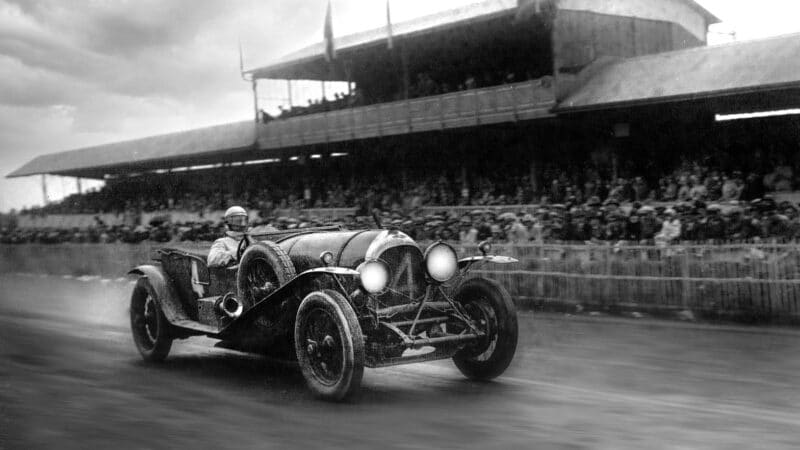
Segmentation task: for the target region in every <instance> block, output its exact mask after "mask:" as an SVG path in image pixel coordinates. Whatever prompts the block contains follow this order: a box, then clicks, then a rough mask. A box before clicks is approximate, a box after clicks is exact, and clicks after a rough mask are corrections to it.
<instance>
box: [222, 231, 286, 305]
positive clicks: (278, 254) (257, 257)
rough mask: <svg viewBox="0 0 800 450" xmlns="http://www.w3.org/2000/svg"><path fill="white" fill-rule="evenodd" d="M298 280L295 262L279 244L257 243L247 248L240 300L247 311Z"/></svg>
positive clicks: (238, 278)
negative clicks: (277, 290)
mask: <svg viewBox="0 0 800 450" xmlns="http://www.w3.org/2000/svg"><path fill="white" fill-rule="evenodd" d="M295 276H296V272H295V268H294V264H292V260H291V259H289V255H287V254H286V252H285V251H283V249H282V248H280V247H279V246H278V244H276V243H274V242H270V241H264V242H258V243H255V244H253V245H251V246H250V247H248V248H247V250H246V251H245V252H244V255H242V259H241V261H239V271H238V272H237V274H236V288H237V291H238V292H237V297H238V299H239V301H241V302H242V304H243V305H244V309H245V310H247V309H249V308H251V307H253V305H255V303H256V302H257V301H258V300H261V299H262V298H263V297H265V296H266V295H268V294H269V293H270V292H271V291H273V290H275V289H277V288H279V287H281V286H283V285H284V284H286V283H288V282H289V281H290V280H291V279H292V278H294V277H295Z"/></svg>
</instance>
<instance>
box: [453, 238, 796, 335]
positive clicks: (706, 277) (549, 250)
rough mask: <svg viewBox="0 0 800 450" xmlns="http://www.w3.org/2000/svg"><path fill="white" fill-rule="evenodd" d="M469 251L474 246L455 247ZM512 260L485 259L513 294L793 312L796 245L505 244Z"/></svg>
mask: <svg viewBox="0 0 800 450" xmlns="http://www.w3.org/2000/svg"><path fill="white" fill-rule="evenodd" d="M457 250H458V251H459V253H460V254H465V255H466V254H476V253H478V250H477V248H475V247H474V246H458V247H457ZM494 253H497V254H503V255H508V256H514V257H516V258H517V259H519V260H520V262H519V264H515V265H510V266H486V267H484V268H483V269H482V270H480V271H479V273H480V274H482V275H484V276H487V277H490V278H493V279H496V280H498V281H500V282H501V283H502V284H503V285H505V286H506V288H507V289H508V290H509V292H510V293H511V294H512V295H513V296H514V297H515V298H517V299H521V300H524V301H528V302H533V303H537V304H547V303H555V304H559V305H561V306H564V305H574V306H575V307H576V308H592V309H619V308H626V309H631V308H632V309H639V310H642V311H647V310H651V311H652V310H661V311H668V310H675V311H682V310H688V311H694V312H700V313H703V314H706V315H715V316H731V317H734V316H735V317H740V318H749V319H752V320H772V321H796V320H798V319H800V245H797V244H729V245H676V246H669V247H664V248H661V247H652V246H630V247H617V246H611V245H604V246H600V245H597V246H596V245H505V246H495V249H494Z"/></svg>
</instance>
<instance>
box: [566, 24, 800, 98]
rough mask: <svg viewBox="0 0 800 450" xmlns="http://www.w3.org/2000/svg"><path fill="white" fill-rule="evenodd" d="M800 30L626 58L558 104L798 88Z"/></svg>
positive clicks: (592, 77) (708, 95)
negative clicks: (759, 38) (742, 40)
mask: <svg viewBox="0 0 800 450" xmlns="http://www.w3.org/2000/svg"><path fill="white" fill-rule="evenodd" d="M798 55H800V34H792V35H785V36H778V37H774V38H769V39H762V40H754V41H745V42H736V43H731V44H725V45H719V46H711V47H697V48H692V49H688V50H679V51H674V52H667V53H659V54H655V55H648V56H641V57H637V58H631V59H625V60H621V61H618V62H615V63H612V64H609V65H607V66H606V67H604V68H600V69H599V70H598V71H597V73H596V74H594V75H593V76H591V78H589V80H588V81H587V82H586V84H584V85H583V86H582V87H580V88H578V89H577V90H576V91H575V92H574V93H573V94H571V95H569V96H568V97H567V98H566V99H565V100H564V101H562V102H561V103H560V104H559V105H558V106H557V107H556V109H555V110H556V111H557V112H578V111H590V110H598V109H609V108H614V107H625V106H636V105H644V104H653V103H663V102H673V101H685V100H697V99H707V98H714V97H721V96H727V95H731V94H755V93H762V92H769V91H775V90H780V89H794V88H800V58H798Z"/></svg>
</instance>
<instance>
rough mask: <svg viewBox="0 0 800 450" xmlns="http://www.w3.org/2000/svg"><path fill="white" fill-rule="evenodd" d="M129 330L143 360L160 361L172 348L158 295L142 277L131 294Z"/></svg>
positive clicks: (168, 329)
mask: <svg viewBox="0 0 800 450" xmlns="http://www.w3.org/2000/svg"><path fill="white" fill-rule="evenodd" d="M130 314H131V331H132V332H133V342H134V343H135V344H136V348H137V349H139V353H140V354H141V355H142V358H144V360H145V361H148V362H161V361H163V360H164V359H165V358H166V357H167V355H168V354H169V350H170V348H172V336H171V334H170V325H169V322H167V319H166V317H164V313H163V312H162V311H161V306H159V302H158V295H157V294H156V291H155V289H153V286H152V285H151V284H150V282H149V281H148V280H147V278H145V277H142V278H139V280H138V281H137V282H136V286H135V287H134V288H133V294H132V295H131V310H130Z"/></svg>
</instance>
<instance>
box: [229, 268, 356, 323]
mask: <svg viewBox="0 0 800 450" xmlns="http://www.w3.org/2000/svg"><path fill="white" fill-rule="evenodd" d="M358 276H359V273H358V272H357V271H355V270H353V269H347V268H344V267H317V268H314V269H309V270H307V271H305V272H303V273H301V274H299V275H297V276H296V277H294V278H292V279H291V281H289V282H288V283H286V284H284V285H283V286H281V287H279V288H278V289H276V290H275V291H274V292H272V293H271V294H269V295H268V296H267V297H266V298H264V299H263V300H261V301H259V302H258V303H256V304H255V305H253V307H252V308H250V309H249V310H247V311H245V312H244V314H242V316H241V317H239V318H238V319H237V320H236V321H234V322H232V323H231V324H230V325H228V327H226V328H225V329H224V330H223V332H225V333H230V332H233V331H234V330H236V329H237V328H239V327H247V326H248V325H249V324H250V323H252V322H254V321H255V320H257V319H258V318H259V317H260V316H261V315H262V314H264V313H265V312H266V311H269V310H270V308H275V307H278V310H280V315H281V316H283V317H284V318H286V317H288V318H289V319H290V320H292V321H293V320H294V316H295V314H296V313H297V308H298V307H299V306H300V302H299V300H302V298H303V297H305V295H306V294H308V293H309V292H311V291H314V290H317V289H318V288H321V287H320V286H323V285H324V284H325V282H326V281H329V282H331V283H333V285H334V286H336V287H335V289H336V290H337V291H340V290H341V288H340V287H339V284H338V283H337V277H339V278H340V279H339V281H343V280H341V278H347V279H351V280H352V279H355V278H357V277H358ZM342 294H343V295H345V297H347V298H349V294H350V293H348V292H342ZM292 298H295V299H296V300H297V301H288V302H287V301H286V300H291V299H292ZM281 305H283V306H281ZM274 311H275V310H274Z"/></svg>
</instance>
